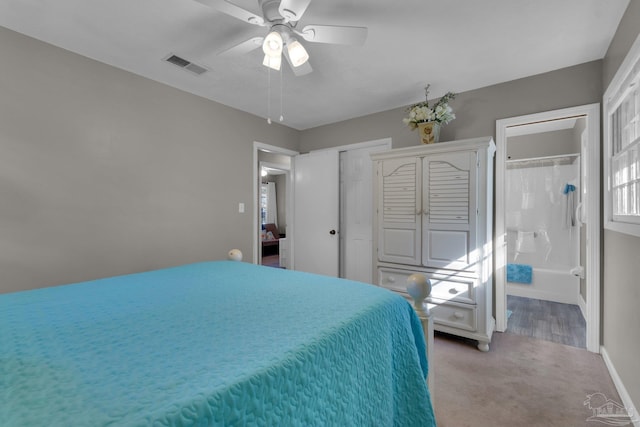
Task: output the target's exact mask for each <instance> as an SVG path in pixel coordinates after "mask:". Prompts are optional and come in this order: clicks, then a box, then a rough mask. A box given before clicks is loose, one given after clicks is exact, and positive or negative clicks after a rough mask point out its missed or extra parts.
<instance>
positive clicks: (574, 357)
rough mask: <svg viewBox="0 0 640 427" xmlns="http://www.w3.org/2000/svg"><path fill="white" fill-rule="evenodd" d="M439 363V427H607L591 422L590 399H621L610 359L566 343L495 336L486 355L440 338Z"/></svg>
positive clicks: (436, 352) (436, 370)
mask: <svg viewBox="0 0 640 427" xmlns="http://www.w3.org/2000/svg"><path fill="white" fill-rule="evenodd" d="M433 359H434V361H433V373H434V376H435V378H434V379H435V386H434V390H433V403H434V407H435V412H436V420H437V422H438V427H467V426H469V427H471V426H473V427H483V426H487V427H489V426H491V427H496V426H518V427H529V426H541V427H542V426H544V427H553V426H558V427H573V426H592V427H593V426H598V425H602V426H603V425H604V424H602V423H599V422H593V421H591V422H587V418H589V417H590V416H591V415H593V413H592V411H591V410H590V409H589V408H588V407H586V406H584V401H585V400H586V399H587V395H589V394H592V393H595V392H600V393H603V394H604V395H605V396H607V397H608V398H609V399H612V400H614V401H616V402H620V397H619V396H618V393H617V392H616V390H615V386H614V385H613V381H612V380H611V378H610V376H609V373H608V371H607V368H606V366H605V365H604V362H603V360H602V357H601V356H600V355H598V354H593V353H589V352H588V351H586V350H584V349H579V348H575V347H569V346H566V345H563V344H557V343H552V342H547V341H542V340H538V339H535V338H529V337H524V336H520V335H514V334H509V333H495V334H494V335H493V340H492V342H491V346H490V350H489V352H487V353H482V352H480V351H478V350H477V348H476V346H475V343H474V342H471V341H467V340H464V339H460V338H456V337H452V336H448V335H441V334H436V338H435V345H434V356H433Z"/></svg>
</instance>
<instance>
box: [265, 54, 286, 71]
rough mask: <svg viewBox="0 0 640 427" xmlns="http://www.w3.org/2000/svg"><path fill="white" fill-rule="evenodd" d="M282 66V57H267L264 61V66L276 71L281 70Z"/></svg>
mask: <svg viewBox="0 0 640 427" xmlns="http://www.w3.org/2000/svg"><path fill="white" fill-rule="evenodd" d="M280 64H282V57H281V56H269V55H265V56H264V60H263V61H262V65H264V66H265V67H269V68H271V69H272V70H276V71H278V70H280Z"/></svg>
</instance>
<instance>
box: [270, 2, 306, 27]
mask: <svg viewBox="0 0 640 427" xmlns="http://www.w3.org/2000/svg"><path fill="white" fill-rule="evenodd" d="M309 3H311V0H282V1H281V2H280V6H278V11H279V12H280V15H282V16H283V17H284V19H286V20H287V21H294V22H295V21H299V20H300V18H302V14H303V13H304V11H305V10H307V7H308V6H309Z"/></svg>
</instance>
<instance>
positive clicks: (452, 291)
mask: <svg viewBox="0 0 640 427" xmlns="http://www.w3.org/2000/svg"><path fill="white" fill-rule="evenodd" d="M449 293H450V294H453V295H455V294H457V293H458V290H457V289H456V288H451V289H449Z"/></svg>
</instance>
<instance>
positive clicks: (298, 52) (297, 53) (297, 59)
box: [287, 39, 309, 67]
mask: <svg viewBox="0 0 640 427" xmlns="http://www.w3.org/2000/svg"><path fill="white" fill-rule="evenodd" d="M287 51H288V52H289V59H291V65H293V66H294V67H299V66H301V65H302V64H304V63H305V62H307V61H308V60H309V53H307V50H306V49H305V48H304V46H302V44H301V43H300V42H299V41H298V40H295V39H293V41H292V42H290V43H287Z"/></svg>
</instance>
